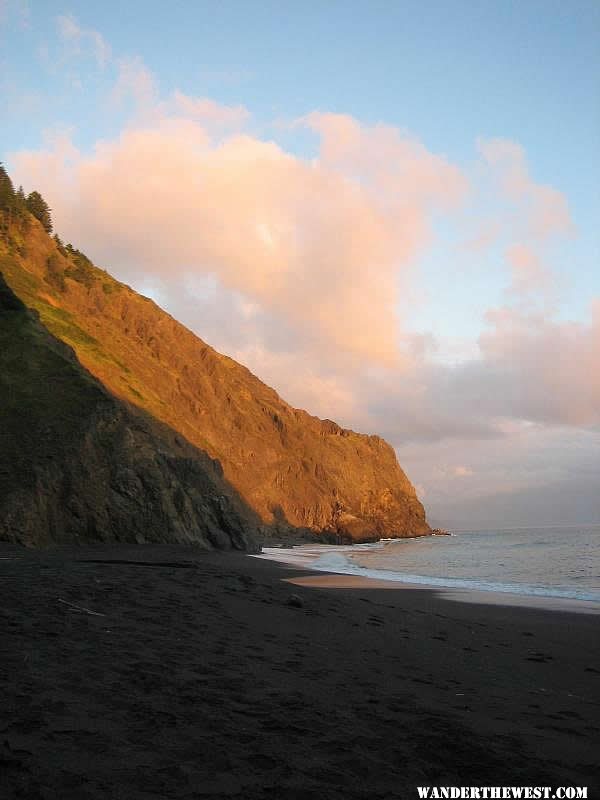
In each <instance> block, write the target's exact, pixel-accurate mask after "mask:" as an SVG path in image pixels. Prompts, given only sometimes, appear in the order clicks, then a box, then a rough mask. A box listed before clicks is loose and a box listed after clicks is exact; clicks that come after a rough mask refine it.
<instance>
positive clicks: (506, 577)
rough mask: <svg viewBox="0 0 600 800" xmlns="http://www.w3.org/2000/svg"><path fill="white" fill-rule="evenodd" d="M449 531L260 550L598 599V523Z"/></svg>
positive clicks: (370, 573) (326, 563) (299, 563)
mask: <svg viewBox="0 0 600 800" xmlns="http://www.w3.org/2000/svg"><path fill="white" fill-rule="evenodd" d="M449 533H450V534H451V535H450V536H426V537H415V538H405V539H382V540H379V541H378V542H373V543H369V544H359V545H327V544H318V543H317V544H306V545H299V546H296V547H292V548H284V547H265V548H263V553H262V554H261V555H260V556H259V557H262V558H267V559H270V560H274V561H279V562H282V563H286V564H290V565H292V566H296V567H299V568H302V569H310V570H315V571H318V572H334V573H338V574H342V575H355V576H359V577H364V578H371V579H375V580H386V581H394V582H398V583H406V584H412V585H423V586H429V587H434V588H437V589H460V590H470V591H477V592H495V593H503V594H513V595H520V596H523V597H540V598H543V597H547V598H555V599H565V600H579V601H584V602H591V603H600V524H595V525H574V526H549V527H545V526H544V527H523V528H503V529H500V528H498V529H489V530H483V529H479V530H465V529H462V530H451V531H449Z"/></svg>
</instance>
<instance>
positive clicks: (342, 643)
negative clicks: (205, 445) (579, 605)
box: [0, 546, 600, 800]
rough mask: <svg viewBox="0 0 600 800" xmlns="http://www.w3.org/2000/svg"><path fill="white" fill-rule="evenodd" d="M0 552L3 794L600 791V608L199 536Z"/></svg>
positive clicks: (129, 797) (127, 799)
mask: <svg viewBox="0 0 600 800" xmlns="http://www.w3.org/2000/svg"><path fill="white" fill-rule="evenodd" d="M0 557H1V558H0V591H1V593H2V602H1V606H0V620H1V623H0V627H1V630H0V634H1V637H2V638H1V643H2V644H1V648H2V657H1V662H0V666H1V673H0V680H1V692H2V694H1V698H2V714H1V716H0V798H2V800H4V798H7V799H8V798H12V797H22V798H45V799H49V798H53V799H54V798H56V799H57V800H59V799H60V800H68V799H69V798H94V799H96V798H97V799H98V800H100V798H102V800H108V799H109V798H123V800H138V798H153V799H154V800H156V798H211V797H214V798H217V797H239V798H243V799H244V800H252V798H274V799H275V800H279V799H280V798H281V800H287V799H288V798H298V800H305V798H306V800H309V799H310V800H327V799H328V798H340V800H341V799H342V798H343V799H344V800H346V798H350V799H351V798H416V797H417V792H416V786H417V785H458V786H460V785H512V786H518V785H521V784H524V785H547V786H569V785H580V786H581V785H587V786H588V787H589V793H588V796H589V797H592V798H594V797H599V796H600V795H599V794H598V785H599V783H600V768H599V767H598V761H599V756H598V753H600V659H599V657H598V656H599V649H600V637H599V636H598V633H599V628H600V625H599V622H600V617H598V616H592V615H585V614H570V613H564V612H556V611H552V612H548V611H544V610H540V609H536V608H533V609H523V608H516V607H504V606H493V605H492V606H489V605H488V606H484V605H475V604H468V603H454V602H451V601H448V600H446V599H442V598H441V597H439V596H438V595H436V594H435V593H434V592H432V591H430V590H425V589H407V588H403V587H401V586H397V585H396V586H395V587H394V589H387V588H373V587H369V588H365V587H360V588H341V589H331V588H324V587H317V588H315V587H311V586H298V585H291V584H290V583H288V582H286V581H284V580H282V578H290V577H291V578H293V577H299V576H300V575H302V574H304V575H306V573H301V572H299V571H298V570H293V569H290V568H286V567H284V566H282V565H277V564H273V563H270V562H268V561H263V560H259V559H253V558H250V557H248V556H244V555H238V554H202V553H196V552H194V551H193V550H192V549H189V548H184V547H154V546H143V547H108V546H102V547H85V548H80V549H70V550H62V551H53V552H46V553H33V552H28V551H24V550H20V549H17V548H10V547H7V546H4V547H0ZM104 559H106V560H111V561H112V563H98V562H99V561H101V560H104ZM119 560H121V561H133V562H146V563H119ZM160 562H163V563H160ZM291 594H295V595H297V596H299V597H300V598H301V602H302V605H301V607H296V606H294V605H289V604H288V600H289V598H290V595H291ZM82 609H87V611H86V610H82ZM88 611H91V612H95V614H91V613H88ZM98 614H102V615H103V616H98Z"/></svg>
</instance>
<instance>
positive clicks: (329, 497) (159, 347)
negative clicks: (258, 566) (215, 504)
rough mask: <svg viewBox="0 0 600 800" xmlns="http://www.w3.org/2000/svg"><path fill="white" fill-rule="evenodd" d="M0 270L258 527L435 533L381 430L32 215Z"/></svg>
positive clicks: (280, 531)
mask: <svg viewBox="0 0 600 800" xmlns="http://www.w3.org/2000/svg"><path fill="white" fill-rule="evenodd" d="M0 270H2V272H3V273H4V276H5V279H6V282H7V284H8V285H9V286H10V288H11V290H12V291H13V293H14V294H15V295H16V296H17V298H19V299H20V300H21V301H22V302H23V303H24V304H25V305H26V306H27V307H28V308H30V309H34V310H36V311H37V312H38V313H39V316H40V321H41V323H43V325H44V326H45V327H46V328H47V329H48V331H49V332H50V333H51V334H52V335H53V336H54V337H55V338H56V339H58V340H60V341H61V342H64V343H65V344H67V345H69V347H71V348H73V350H74V352H75V354H76V356H77V359H78V360H79V362H80V363H81V365H82V366H83V367H84V368H85V370H87V372H88V373H89V375H92V376H93V377H94V378H96V380H97V381H98V382H99V384H101V386H102V387H103V389H104V391H105V392H106V394H107V395H108V396H110V397H112V399H113V401H114V402H120V403H121V406H120V408H121V409H123V408H126V409H127V412H128V414H130V415H131V414H133V413H134V412H135V414H134V416H135V418H136V419H146V420H148V419H150V420H151V426H152V427H153V426H154V424H155V423H158V422H160V423H163V424H164V425H166V426H167V427H168V428H169V429H170V433H171V434H173V435H174V436H176V437H179V438H180V439H182V440H184V441H185V442H186V443H188V444H189V445H190V446H192V447H194V448H197V450H199V451H201V452H202V453H203V454H206V455H207V456H208V458H209V459H212V460H213V461H218V462H219V463H220V465H221V466H222V470H223V475H222V478H223V480H224V481H225V482H226V483H227V484H228V485H229V487H230V488H232V489H233V490H235V492H237V493H238V495H239V498H240V499H241V500H242V501H243V503H244V504H245V505H246V506H247V507H248V508H249V509H251V510H252V511H253V512H254V514H255V515H256V516H257V518H258V520H259V523H260V525H261V526H262V530H263V535H265V536H268V535H270V534H272V533H275V534H276V535H278V536H283V537H285V538H288V539H289V538H290V537H291V538H294V537H296V536H298V535H300V536H304V535H306V534H307V533H308V534H309V535H315V534H319V535H323V536H324V538H325V539H326V540H327V541H334V542H336V541H337V542H352V541H374V540H377V539H379V538H382V537H394V536H415V535H425V534H428V533H429V532H430V528H429V526H428V524H427V522H426V519H425V512H424V509H423V506H422V505H421V503H420V502H419V500H418V498H417V496H416V493H415V490H414V488H413V486H412V484H411V483H410V481H409V480H408V478H407V477H406V475H405V474H404V472H403V471H402V470H401V468H400V466H399V465H398V463H397V460H396V456H395V453H394V451H393V449H392V448H391V447H390V446H389V445H388V444H387V443H386V442H384V441H383V440H382V439H381V438H379V437H378V436H367V435H362V434H357V433H354V432H353V431H350V430H347V429H344V428H342V427H340V426H339V425H337V424H336V423H334V422H332V421H330V420H320V419H317V418H316V417H313V416H311V415H309V414H307V413H306V412H305V411H301V410H298V409H294V408H292V407H291V406H289V405H288V404H287V403H285V402H284V401H283V400H282V399H281V398H280V397H279V396H278V395H277V393H276V392H275V391H273V390H272V389H270V388H269V387H268V386H266V385H265V384H264V383H262V382H261V381H260V380H258V378H256V377H255V376H254V375H252V374H251V373H250V372H249V371H248V370H247V369H246V368H245V367H243V366H241V365H240V364H237V363H236V362H235V361H233V360H232V359H230V358H227V357H226V356H223V355H220V354H219V353H217V352H216V351H215V350H213V349H212V348H211V347H209V346H208V345H206V344H205V343H204V342H202V341H201V340H200V339H198V337H196V336H195V335H194V334H193V333H191V332H190V331H188V330H187V329H186V328H185V327H183V326H182V325H180V324H179V323H178V322H176V321H175V320H174V319H173V318H172V317H170V316H169V315H168V314H166V313H165V312H164V311H162V310H161V309H159V308H158V307H157V306H156V305H155V304H154V303H153V302H152V301H150V300H148V299H146V298H144V297H141V296H140V295H138V294H136V293H135V292H134V291H132V290H131V289H130V288H129V287H127V286H125V285H123V284H121V283H119V282H118V281H116V280H114V279H113V278H112V277H111V276H110V275H108V274H107V273H106V272H104V271H103V270H100V269H98V268H96V267H95V266H94V265H93V264H92V263H91V262H90V261H89V259H87V258H86V257H85V256H84V255H83V254H82V253H80V252H79V251H77V250H75V249H74V248H72V247H71V246H70V245H67V246H63V244H62V243H61V242H60V240H58V239H52V238H50V237H49V236H48V234H47V233H46V232H45V231H44V229H43V227H42V226H41V224H40V223H39V222H38V221H37V220H35V219H33V217H29V218H24V220H22V221H21V222H20V223H19V224H18V225H17V224H16V223H15V224H13V225H12V227H10V226H9V229H8V232H7V234H6V236H5V238H4V240H3V241H0ZM88 377H89V376H88ZM97 388H98V387H97ZM47 399H48V400H50V397H48V398H47ZM137 410H140V411H141V412H145V415H149V416H144V414H142V415H138V414H137ZM128 419H130V417H128ZM149 424H150V423H149ZM128 426H129V423H128V422H127V423H124V427H125V428H128ZM129 427H130V426H129ZM153 429H154V428H153ZM137 435H138V436H139V435H141V434H139V432H138V434H137ZM119 436H121V434H119V435H118V436H117V438H119ZM123 436H124V433H123ZM128 436H130V434H128ZM130 438H131V436H130ZM134 438H135V437H134ZM121 439H122V436H121ZM121 439H119V441H121ZM146 445H148V441H147V440H146ZM120 446H121V447H122V446H123V445H120ZM125 449H127V448H125ZM146 449H147V448H146ZM142 450H143V448H142ZM174 502H175V501H174V500H173V503H174Z"/></svg>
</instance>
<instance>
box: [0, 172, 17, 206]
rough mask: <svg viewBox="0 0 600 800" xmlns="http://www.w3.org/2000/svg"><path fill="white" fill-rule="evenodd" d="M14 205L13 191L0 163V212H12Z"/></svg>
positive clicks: (11, 184) (6, 173)
mask: <svg viewBox="0 0 600 800" xmlns="http://www.w3.org/2000/svg"><path fill="white" fill-rule="evenodd" d="M14 205H15V189H14V186H13V183H12V181H11V179H10V177H9V175H8V172H7V171H6V170H5V169H4V167H3V166H2V163H0V211H12V209H13V208H14Z"/></svg>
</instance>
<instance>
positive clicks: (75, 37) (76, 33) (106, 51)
mask: <svg viewBox="0 0 600 800" xmlns="http://www.w3.org/2000/svg"><path fill="white" fill-rule="evenodd" d="M57 24H58V31H59V34H60V36H61V38H62V40H63V42H65V44H66V45H67V46H68V48H69V54H70V55H71V56H80V55H88V54H91V56H92V57H93V58H94V59H95V61H96V64H97V65H98V67H99V68H100V69H104V68H105V67H106V66H107V65H108V63H109V62H110V60H111V56H112V53H111V48H110V45H109V44H108V42H107V41H106V40H105V39H104V37H103V36H102V34H101V33H99V32H98V31H96V30H94V29H93V28H83V27H82V26H81V25H79V23H78V22H77V20H76V19H75V18H74V17H73V16H72V15H71V14H66V15H61V16H59V17H58V18H57Z"/></svg>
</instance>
